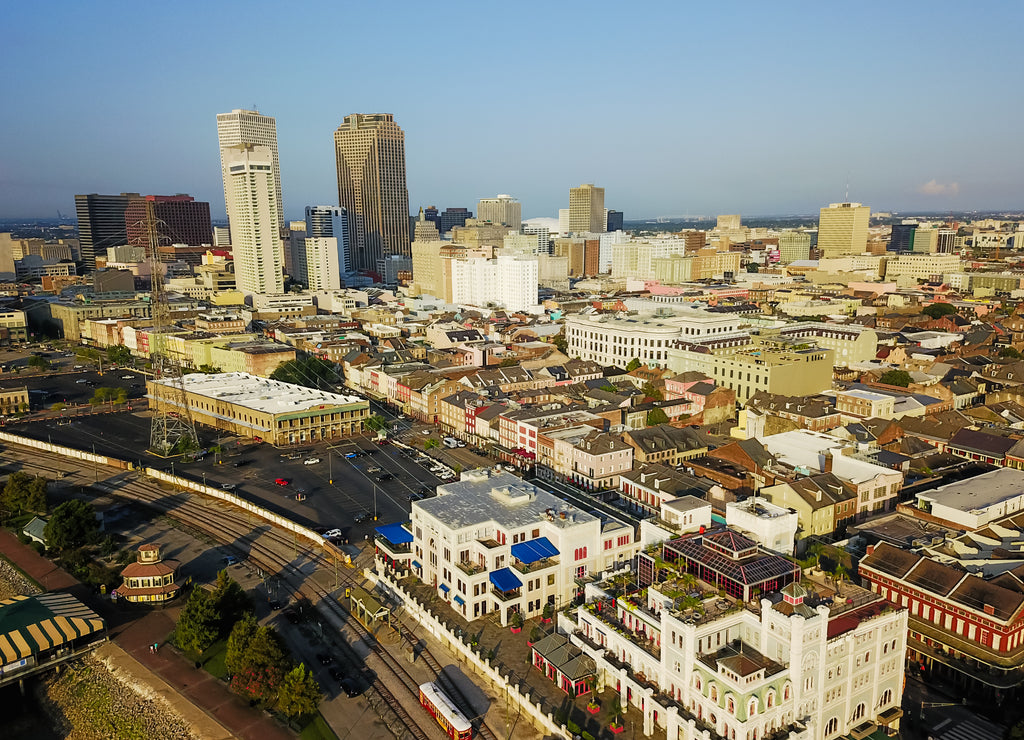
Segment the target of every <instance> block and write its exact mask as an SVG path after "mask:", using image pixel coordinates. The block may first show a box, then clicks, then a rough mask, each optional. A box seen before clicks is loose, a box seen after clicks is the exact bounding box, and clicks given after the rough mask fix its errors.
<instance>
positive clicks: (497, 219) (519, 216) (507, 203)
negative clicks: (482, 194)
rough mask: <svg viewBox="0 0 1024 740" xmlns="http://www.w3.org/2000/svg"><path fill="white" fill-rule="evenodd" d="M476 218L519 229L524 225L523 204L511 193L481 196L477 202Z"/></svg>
mask: <svg viewBox="0 0 1024 740" xmlns="http://www.w3.org/2000/svg"><path fill="white" fill-rule="evenodd" d="M476 220H477V221H490V222H491V223H492V224H502V225H504V226H508V227H509V228H512V229H515V230H516V231H519V229H520V227H521V226H522V225H523V204H522V203H520V202H519V201H518V200H516V199H515V198H513V197H512V196H511V195H499V196H498V197H496V198H481V200H480V202H478V203H477V204H476Z"/></svg>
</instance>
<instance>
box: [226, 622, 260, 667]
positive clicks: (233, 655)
mask: <svg viewBox="0 0 1024 740" xmlns="http://www.w3.org/2000/svg"><path fill="white" fill-rule="evenodd" d="M257 629H259V624H258V623H257V622H256V617H255V616H254V615H253V614H246V615H244V616H243V617H242V618H241V619H239V620H238V621H237V622H235V624H234V626H232V627H231V632H230V634H229V635H228V644H227V652H226V653H225V656H224V667H225V668H227V670H228V673H230V674H231V675H235V674H238V673H242V672H243V671H244V670H245V669H246V668H247V667H248V665H249V662H248V658H247V657H246V650H248V649H249V643H250V642H252V638H253V636H254V635H255V634H256V630H257Z"/></svg>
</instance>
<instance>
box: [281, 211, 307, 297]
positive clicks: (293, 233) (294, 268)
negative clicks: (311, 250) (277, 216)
mask: <svg viewBox="0 0 1024 740" xmlns="http://www.w3.org/2000/svg"><path fill="white" fill-rule="evenodd" d="M284 239H285V247H284V271H285V274H286V275H288V276H290V277H291V279H292V280H295V281H297V282H300V283H303V284H305V283H306V222H305V221H289V222H288V228H286V229H285V230H284Z"/></svg>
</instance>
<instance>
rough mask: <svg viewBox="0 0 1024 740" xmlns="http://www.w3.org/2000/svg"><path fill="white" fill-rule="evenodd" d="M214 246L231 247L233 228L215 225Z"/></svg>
mask: <svg viewBox="0 0 1024 740" xmlns="http://www.w3.org/2000/svg"><path fill="white" fill-rule="evenodd" d="M213 246H215V247H230V246H231V229H229V228H228V227H227V226H214V227H213Z"/></svg>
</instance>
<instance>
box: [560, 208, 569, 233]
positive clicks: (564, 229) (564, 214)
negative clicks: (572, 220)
mask: <svg viewBox="0 0 1024 740" xmlns="http://www.w3.org/2000/svg"><path fill="white" fill-rule="evenodd" d="M558 235H559V236H569V209H568V208H559V209H558Z"/></svg>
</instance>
